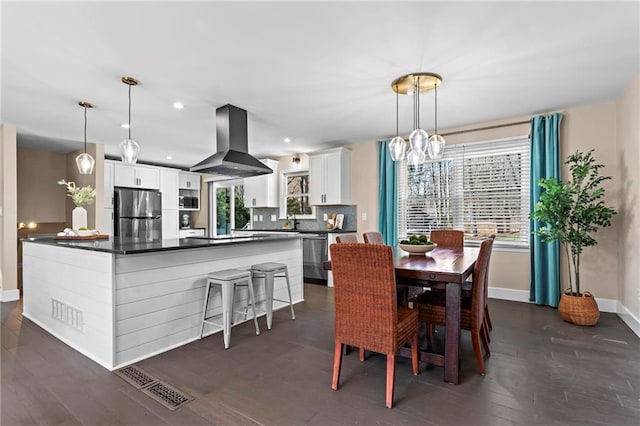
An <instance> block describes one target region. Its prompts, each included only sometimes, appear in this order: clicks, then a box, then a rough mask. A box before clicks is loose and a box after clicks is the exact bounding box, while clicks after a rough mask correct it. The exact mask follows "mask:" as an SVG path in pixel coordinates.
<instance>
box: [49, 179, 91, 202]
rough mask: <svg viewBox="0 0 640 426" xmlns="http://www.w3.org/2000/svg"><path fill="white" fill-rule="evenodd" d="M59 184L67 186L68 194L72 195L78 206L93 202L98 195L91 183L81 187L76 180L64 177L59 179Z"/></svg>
mask: <svg viewBox="0 0 640 426" xmlns="http://www.w3.org/2000/svg"><path fill="white" fill-rule="evenodd" d="M58 184H60V185H66V186H67V192H68V194H67V196H68V197H71V200H72V201H73V204H75V205H76V206H77V207H84V206H87V205H89V204H91V203H93V199H94V198H95V197H96V190H95V189H93V188H91V185H88V186H83V187H81V188H79V187H77V186H76V183H75V182H67V181H65V180H64V179H62V180H59V181H58Z"/></svg>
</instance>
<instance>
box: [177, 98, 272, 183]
mask: <svg viewBox="0 0 640 426" xmlns="http://www.w3.org/2000/svg"><path fill="white" fill-rule="evenodd" d="M216 139H217V143H218V152H216V153H215V154H213V155H212V156H211V157H208V158H206V159H204V160H203V161H201V162H199V163H198V164H196V165H195V166H193V167H191V168H190V169H189V170H191V171H192V172H198V173H215V174H218V175H224V176H230V177H249V176H258V175H266V174H269V173H273V170H271V169H270V168H269V167H267V166H265V165H264V164H263V163H262V162H261V161H260V160H258V159H257V158H255V157H252V156H251V155H249V153H248V149H247V148H248V137H247V111H245V110H243V109H242V108H238V107H235V106H233V105H225V106H222V107H220V108H218V109H216Z"/></svg>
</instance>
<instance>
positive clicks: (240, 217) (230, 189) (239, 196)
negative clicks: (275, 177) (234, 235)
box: [209, 181, 251, 236]
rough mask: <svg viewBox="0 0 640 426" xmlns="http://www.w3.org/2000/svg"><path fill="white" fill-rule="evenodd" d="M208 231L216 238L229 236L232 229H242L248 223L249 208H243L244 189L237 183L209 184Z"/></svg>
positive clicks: (249, 216)
mask: <svg viewBox="0 0 640 426" xmlns="http://www.w3.org/2000/svg"><path fill="white" fill-rule="evenodd" d="M209 211H210V212H213V214H212V215H210V217H209V221H210V223H209V229H213V230H214V232H213V234H214V235H216V236H222V235H231V231H232V230H233V229H242V228H244V227H245V226H246V225H247V224H248V223H249V221H250V218H251V215H250V210H249V208H247V207H245V206H244V187H243V186H242V185H241V184H239V182H237V181H226V182H211V183H210V184H209Z"/></svg>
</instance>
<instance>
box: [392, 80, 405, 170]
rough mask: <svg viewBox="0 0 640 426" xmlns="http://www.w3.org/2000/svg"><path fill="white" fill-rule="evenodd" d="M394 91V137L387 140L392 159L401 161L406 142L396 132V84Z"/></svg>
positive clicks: (403, 157)
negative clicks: (389, 140)
mask: <svg viewBox="0 0 640 426" xmlns="http://www.w3.org/2000/svg"><path fill="white" fill-rule="evenodd" d="M395 92H396V137H395V138H393V139H391V142H389V152H390V154H391V159H392V160H393V161H402V160H404V159H405V156H406V151H407V143H406V142H405V140H404V139H403V138H401V137H400V133H399V132H398V84H396V85H395Z"/></svg>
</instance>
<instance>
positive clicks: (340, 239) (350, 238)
mask: <svg viewBox="0 0 640 426" xmlns="http://www.w3.org/2000/svg"><path fill="white" fill-rule="evenodd" d="M357 242H358V237H357V236H356V235H349V234H346V235H339V236H337V237H336V243H338V244H343V243H357ZM343 352H344V354H345V355H349V353H351V347H350V346H349V345H345V347H344V351H343ZM359 355H360V361H364V348H360V350H359Z"/></svg>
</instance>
